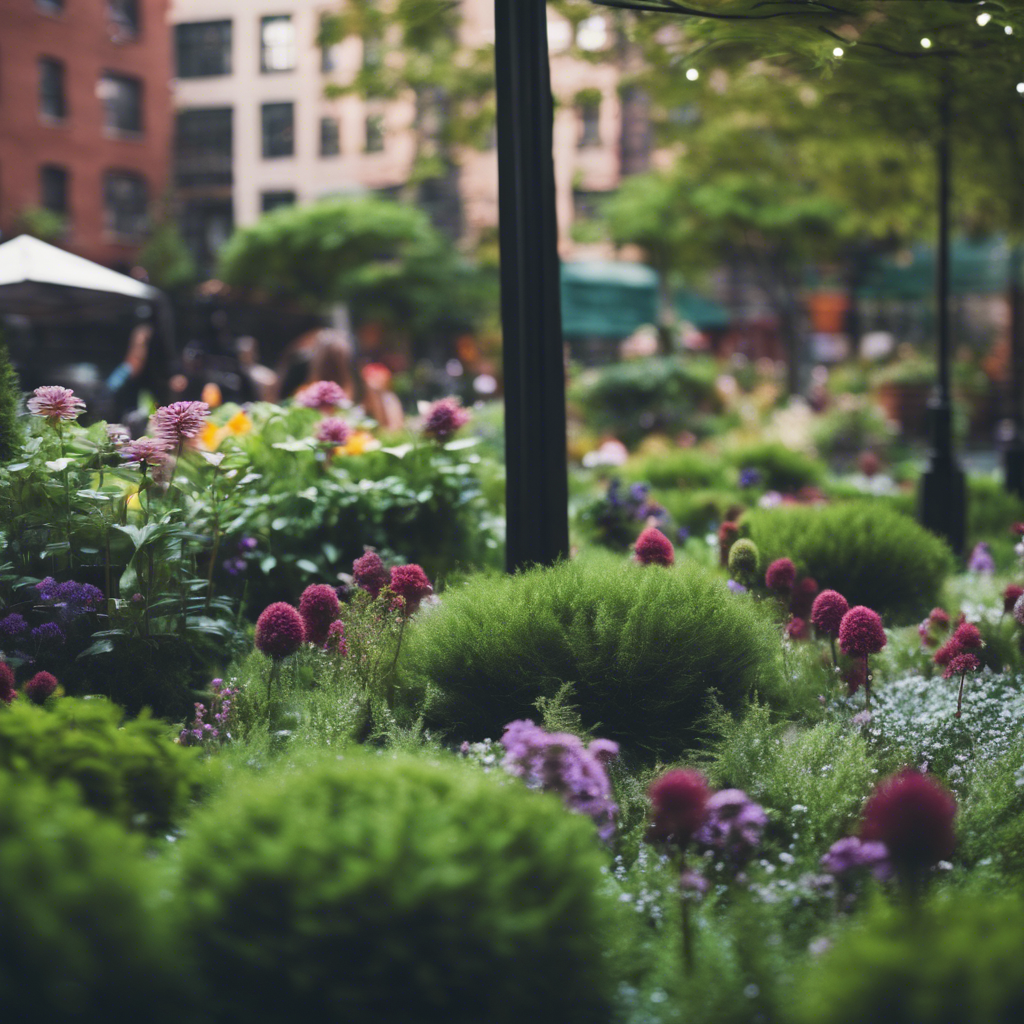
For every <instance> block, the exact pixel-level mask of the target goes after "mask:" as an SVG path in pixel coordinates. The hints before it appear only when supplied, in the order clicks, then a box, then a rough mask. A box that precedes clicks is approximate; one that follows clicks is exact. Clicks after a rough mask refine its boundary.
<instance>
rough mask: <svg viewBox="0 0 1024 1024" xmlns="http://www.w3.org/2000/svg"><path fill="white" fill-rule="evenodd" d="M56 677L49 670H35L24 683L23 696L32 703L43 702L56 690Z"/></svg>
mask: <svg viewBox="0 0 1024 1024" xmlns="http://www.w3.org/2000/svg"><path fill="white" fill-rule="evenodd" d="M57 685H58V684H57V679H56V677H55V676H52V675H50V673H49V672H37V673H36V674H35V675H34V676H33V677H32V678H31V679H30V680H29V681H28V682H27V683H26V684H25V696H26V697H28V699H29V700H30V701H32V703H33V704H45V703H46V702H47V701H48V700H49V699H50V698H51V697H52V696H53V695H54V693H55V692H56V690H57Z"/></svg>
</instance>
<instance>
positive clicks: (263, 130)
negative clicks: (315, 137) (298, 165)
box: [260, 100, 295, 160]
mask: <svg viewBox="0 0 1024 1024" xmlns="http://www.w3.org/2000/svg"><path fill="white" fill-rule="evenodd" d="M273 108H277V109H284V108H288V109H289V110H290V111H291V118H290V127H291V145H290V148H289V149H288V151H287V152H284V151H283V150H282V151H281V152H270V150H269V147H268V145H267V142H268V139H269V138H271V136H269V135H268V133H267V113H268V111H270V110H271V109H273ZM260 155H261V157H262V158H263V159H264V160H287V159H289V158H290V157H294V156H295V102H294V100H276V101H271V102H268V103H261V104H260Z"/></svg>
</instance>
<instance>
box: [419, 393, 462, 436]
mask: <svg viewBox="0 0 1024 1024" xmlns="http://www.w3.org/2000/svg"><path fill="white" fill-rule="evenodd" d="M468 422H469V413H468V412H467V411H466V410H465V409H463V408H462V406H460V405H459V403H458V402H457V401H456V400H455V399H454V398H442V399H441V400H440V401H439V402H435V403H434V404H433V405H432V406H431V407H430V408H429V409H428V410H427V414H426V415H425V416H424V417H423V433H424V435H425V436H427V437H432V438H434V439H435V440H437V441H447V440H448V438H449V437H451V436H452V434H454V433H455V432H456V431H457V430H458V429H459V428H460V427H464V426H465V425H466V424H467V423H468Z"/></svg>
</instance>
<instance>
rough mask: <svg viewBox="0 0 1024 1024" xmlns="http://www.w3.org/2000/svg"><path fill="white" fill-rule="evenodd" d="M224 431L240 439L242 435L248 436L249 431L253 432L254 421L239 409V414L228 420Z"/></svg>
mask: <svg viewBox="0 0 1024 1024" xmlns="http://www.w3.org/2000/svg"><path fill="white" fill-rule="evenodd" d="M224 429H225V430H227V431H228V433H230V434H231V435H232V436H233V437H238V436H239V435H240V434H248V433H249V431H250V430H252V420H251V419H250V418H249V417H248V416H247V415H246V414H245V413H244V412H242V410H241V409H239V410H238V412H236V413H235V415H234V416H232V417H231V419H229V420H228V422H227V424H226V425H225V428H224Z"/></svg>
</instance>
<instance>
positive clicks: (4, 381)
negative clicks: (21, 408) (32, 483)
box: [0, 340, 21, 465]
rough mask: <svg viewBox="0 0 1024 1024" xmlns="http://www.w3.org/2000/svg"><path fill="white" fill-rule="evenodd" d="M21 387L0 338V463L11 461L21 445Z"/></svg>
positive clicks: (5, 347)
mask: <svg viewBox="0 0 1024 1024" xmlns="http://www.w3.org/2000/svg"><path fill="white" fill-rule="evenodd" d="M20 400H21V388H20V386H19V383H18V374H17V373H16V372H15V369H14V367H13V366H12V365H11V359H10V355H9V354H8V352H7V346H6V345H5V344H4V343H3V341H2V340H0V465H4V464H6V463H8V462H10V461H11V459H12V458H14V456H15V455H16V454H17V452H18V450H19V447H20V445H21V426H20V425H19V423H18V403H19V401H20Z"/></svg>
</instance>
